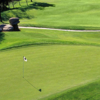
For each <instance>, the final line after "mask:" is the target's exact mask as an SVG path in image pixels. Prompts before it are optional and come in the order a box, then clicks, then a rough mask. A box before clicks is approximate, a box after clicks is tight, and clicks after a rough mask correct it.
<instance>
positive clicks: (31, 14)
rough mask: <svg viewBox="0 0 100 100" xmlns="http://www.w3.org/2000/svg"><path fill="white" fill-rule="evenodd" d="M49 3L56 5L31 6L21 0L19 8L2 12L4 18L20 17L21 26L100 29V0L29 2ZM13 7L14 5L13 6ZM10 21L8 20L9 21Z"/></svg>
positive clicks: (43, 0)
mask: <svg viewBox="0 0 100 100" xmlns="http://www.w3.org/2000/svg"><path fill="white" fill-rule="evenodd" d="M34 2H37V3H48V4H54V5H55V7H52V6H48V7H43V6H42V7H41V6H39V5H38V4H37V5H35V6H30V5H28V6H27V4H26V2H25V0H21V6H19V3H17V4H16V5H15V7H19V9H17V10H16V9H14V10H9V11H6V12H3V13H2V17H3V19H5V20H6V19H9V18H10V17H19V18H20V25H21V26H38V27H53V28H65V29H94V30H95V29H100V18H99V16H100V1H99V0H95V1H94V0H88V1H87V0H50V1H48V0H35V1H33V2H30V0H28V4H32V3H34ZM11 7H12V6H11ZM7 23H8V21H7Z"/></svg>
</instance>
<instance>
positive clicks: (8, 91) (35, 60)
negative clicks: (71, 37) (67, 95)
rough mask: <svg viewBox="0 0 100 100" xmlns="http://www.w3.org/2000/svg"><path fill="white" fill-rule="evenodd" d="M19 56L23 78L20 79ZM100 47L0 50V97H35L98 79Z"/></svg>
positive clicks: (33, 99) (17, 99) (31, 99)
mask: <svg viewBox="0 0 100 100" xmlns="http://www.w3.org/2000/svg"><path fill="white" fill-rule="evenodd" d="M23 55H24V56H26V58H27V59H28V62H25V63H24V65H25V79H26V80H27V81H28V82H29V83H31V84H32V85H33V86H35V87H36V88H38V89H40V88H41V89H42V92H39V91H38V90H36V89H35V88H34V87H33V86H32V85H30V84H29V83H28V82H27V81H26V80H25V79H23ZM99 61H100V48H99V47H95V46H74V45H72V46H70V45H69V46H68V45H48V46H30V47H22V48H19V49H11V50H6V51H5V50H4V51H0V62H1V63H0V69H1V70H0V99H1V100H37V99H40V98H44V97H47V96H49V95H52V94H55V93H57V92H61V91H63V90H66V89H69V88H73V87H76V86H80V85H85V84H88V83H90V82H93V81H95V80H98V79H99V78H100V70H99V67H100V64H99Z"/></svg>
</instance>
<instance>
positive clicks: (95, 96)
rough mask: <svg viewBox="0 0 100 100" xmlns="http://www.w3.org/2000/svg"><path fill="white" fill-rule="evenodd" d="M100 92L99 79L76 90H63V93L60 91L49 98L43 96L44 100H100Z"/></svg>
mask: <svg viewBox="0 0 100 100" xmlns="http://www.w3.org/2000/svg"><path fill="white" fill-rule="evenodd" d="M99 93H100V81H97V82H93V83H91V84H88V85H85V86H82V87H79V88H77V89H74V90H69V91H68V90H67V91H63V92H62V94H61V93H59V94H55V96H50V97H49V98H43V100H99V99H100V94H99ZM41 100H42V99H41Z"/></svg>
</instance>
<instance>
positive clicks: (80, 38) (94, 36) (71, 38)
mask: <svg viewBox="0 0 100 100" xmlns="http://www.w3.org/2000/svg"><path fill="white" fill-rule="evenodd" d="M0 35H1V38H0V43H1V44H0V49H1V50H3V49H7V48H13V47H20V46H25V45H26V46H28V45H38V44H68V45H70V44H71V45H73V44H74V45H93V46H100V39H99V37H100V32H65V31H57V30H43V29H40V30H38V29H21V31H19V32H2V33H0Z"/></svg>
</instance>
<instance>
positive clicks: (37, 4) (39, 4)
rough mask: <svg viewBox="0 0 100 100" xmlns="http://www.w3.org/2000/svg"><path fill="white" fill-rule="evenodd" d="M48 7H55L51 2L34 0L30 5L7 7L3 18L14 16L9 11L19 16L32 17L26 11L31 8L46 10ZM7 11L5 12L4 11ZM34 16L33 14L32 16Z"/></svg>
mask: <svg viewBox="0 0 100 100" xmlns="http://www.w3.org/2000/svg"><path fill="white" fill-rule="evenodd" d="M46 7H55V5H54V4H49V3H43V2H33V3H32V4H29V5H28V6H20V7H15V8H7V9H5V10H3V11H2V16H1V17H2V20H4V21H6V20H8V19H9V18H10V17H12V16H8V12H6V11H9V12H10V13H12V14H13V15H15V16H16V17H18V18H28V19H30V18H31V17H30V16H29V15H28V14H27V13H26V11H27V10H31V9H36V10H44V9H45V8H46ZM3 12H5V13H3ZM32 17H33V16H32Z"/></svg>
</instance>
